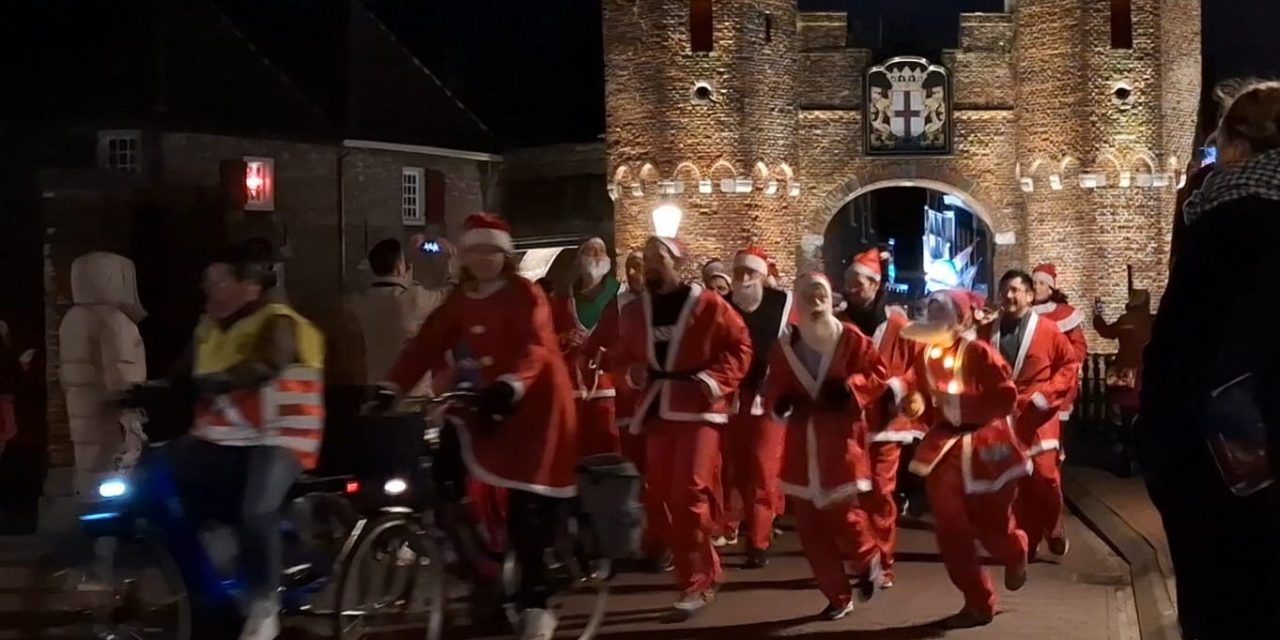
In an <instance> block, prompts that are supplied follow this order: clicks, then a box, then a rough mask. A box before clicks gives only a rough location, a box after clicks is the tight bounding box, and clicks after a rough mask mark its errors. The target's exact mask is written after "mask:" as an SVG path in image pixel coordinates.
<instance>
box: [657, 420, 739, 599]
mask: <svg viewBox="0 0 1280 640" xmlns="http://www.w3.org/2000/svg"><path fill="white" fill-rule="evenodd" d="M644 430H645V436H646V439H647V443H648V446H647V456H646V457H647V458H648V460H646V463H647V466H648V468H647V469H646V470H645V480H646V482H647V484H648V489H649V491H648V494H647V495H646V501H645V502H646V505H645V506H646V510H647V511H648V514H649V523H650V525H651V526H652V525H656V526H654V527H653V528H654V531H655V533H657V534H658V538H659V539H660V540H661V541H662V543H663V544H664V545H666V547H667V548H668V549H670V550H671V553H672V556H673V559H674V560H675V570H676V580H677V583H678V586H679V587H680V588H681V589H682V590H683V591H684V592H685V593H698V592H702V591H706V590H708V589H711V588H713V587H714V586H715V585H717V584H719V583H720V581H721V580H722V579H723V570H722V569H721V567H720V556H719V555H718V554H716V550H715V548H714V547H712V546H711V534H712V530H713V529H714V528H715V523H716V520H717V518H719V517H720V498H719V496H720V487H719V486H717V481H718V476H719V471H718V469H719V467H720V429H719V428H718V427H716V426H715V425H711V424H706V423H701V422H668V421H665V420H648V421H646V422H645V424H644ZM668 514H669V518H670V519H669V520H667V518H668Z"/></svg>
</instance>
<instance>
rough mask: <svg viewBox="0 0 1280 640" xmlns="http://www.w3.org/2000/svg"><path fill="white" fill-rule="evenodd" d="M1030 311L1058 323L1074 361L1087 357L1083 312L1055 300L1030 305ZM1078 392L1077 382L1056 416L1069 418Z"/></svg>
mask: <svg viewBox="0 0 1280 640" xmlns="http://www.w3.org/2000/svg"><path fill="white" fill-rule="evenodd" d="M1031 310H1032V311H1035V312H1036V313H1038V314H1040V315H1042V316H1044V317H1046V318H1048V319H1050V320H1052V321H1054V322H1055V323H1057V325H1058V330H1059V331H1061V332H1062V333H1063V334H1064V335H1066V336H1067V341H1068V342H1070V343H1071V351H1072V353H1074V354H1075V357H1076V361H1077V362H1081V363H1083V362H1084V361H1085V360H1087V359H1088V358H1089V343H1088V341H1086V340H1085V337H1084V314H1083V313H1080V311H1079V310H1078V309H1076V308H1075V307H1073V306H1071V305H1069V304H1067V303H1065V302H1064V303H1057V302H1046V303H1044V304H1038V305H1035V306H1034V307H1031ZM1079 392H1080V386H1079V385H1078V384H1077V385H1075V386H1073V387H1072V388H1071V395H1070V396H1068V397H1067V401H1066V403H1065V404H1063V405H1062V408H1061V409H1060V410H1058V417H1059V418H1061V419H1063V420H1070V419H1071V409H1072V407H1073V406H1074V405H1075V403H1076V396H1077V395H1078V394H1079Z"/></svg>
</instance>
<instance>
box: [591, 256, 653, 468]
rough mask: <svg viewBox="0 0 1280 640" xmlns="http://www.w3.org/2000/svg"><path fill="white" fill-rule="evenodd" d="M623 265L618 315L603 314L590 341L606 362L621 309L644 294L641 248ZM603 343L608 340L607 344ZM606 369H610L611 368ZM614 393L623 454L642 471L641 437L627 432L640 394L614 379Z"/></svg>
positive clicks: (615, 335) (616, 422)
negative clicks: (596, 344)
mask: <svg viewBox="0 0 1280 640" xmlns="http://www.w3.org/2000/svg"><path fill="white" fill-rule="evenodd" d="M623 266H624V269H625V276H626V285H625V286H624V287H623V288H622V289H621V290H620V291H618V313H617V314H605V316H604V317H603V318H601V319H600V327H599V328H598V329H597V330H596V332H595V333H594V334H593V336H592V342H595V343H599V344H601V345H602V346H604V347H605V350H606V354H605V358H606V362H607V358H608V357H609V353H612V352H613V351H614V350H615V349H616V348H617V341H618V330H619V328H618V324H619V319H620V318H621V313H622V310H623V309H626V308H627V306H628V305H630V304H631V303H632V302H636V301H638V300H639V299H640V294H642V293H644V252H643V251H641V250H640V249H632V250H631V252H630V253H628V254H627V259H626V262H624V263H623ZM605 341H607V344H606V343H605ZM609 368H610V369H612V367H609ZM614 392H615V393H616V394H617V396H616V398H615V400H614V419H613V423H614V425H615V426H616V428H617V430H618V438H619V440H620V441H621V446H622V455H624V456H626V457H627V459H629V460H631V461H632V462H634V463H636V467H637V468H638V469H640V471H642V472H643V471H644V437H643V436H641V435H639V434H635V433H631V429H630V427H631V418H632V416H633V415H634V414H635V411H636V403H638V402H639V401H640V398H639V395H638V394H637V393H636V390H635V389H633V388H632V387H631V385H627V384H619V383H618V381H617V380H615V381H614Z"/></svg>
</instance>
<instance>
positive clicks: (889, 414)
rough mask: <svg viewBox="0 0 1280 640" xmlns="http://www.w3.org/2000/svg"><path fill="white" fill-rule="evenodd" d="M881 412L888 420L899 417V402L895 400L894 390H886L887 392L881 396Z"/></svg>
mask: <svg viewBox="0 0 1280 640" xmlns="http://www.w3.org/2000/svg"><path fill="white" fill-rule="evenodd" d="M880 411H881V415H883V416H884V417H885V419H886V420H890V419H893V418H896V417H898V401H897V400H894V395H893V390H892V389H885V392H884V393H882V394H880Z"/></svg>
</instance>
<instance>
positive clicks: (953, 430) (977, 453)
mask: <svg viewBox="0 0 1280 640" xmlns="http://www.w3.org/2000/svg"><path fill="white" fill-rule="evenodd" d="M901 380H902V381H903V383H904V384H905V386H906V388H907V389H908V390H918V391H919V392H920V393H921V394H922V395H924V396H925V398H926V402H925V405H926V407H927V410H926V412H925V415H924V418H925V422H926V424H930V425H932V427H931V428H930V429H929V431H928V433H926V434H925V437H924V440H922V441H921V442H920V444H918V445H916V453H915V456H914V457H913V458H912V460H911V465H910V467H909V468H910V469H911V472H912V473H915V474H916V475H921V476H927V475H929V474H930V473H932V472H933V470H934V467H936V466H937V464H938V462H939V461H940V460H942V457H943V456H944V455H946V454H947V452H948V451H950V450H951V448H952V447H955V446H959V447H961V450H960V455H961V461H962V464H961V465H960V466H961V470H962V473H963V474H964V478H963V479H964V487H965V493H970V494H978V493H995V492H997V491H999V490H1000V489H1001V488H1003V487H1004V486H1005V485H1007V484H1008V483H1010V482H1012V481H1014V480H1017V479H1018V478H1021V477H1023V476H1026V475H1028V474H1030V473H1031V460H1030V459H1029V458H1028V457H1027V455H1026V453H1025V452H1024V451H1023V447H1022V445H1021V443H1020V442H1019V441H1018V438H1017V436H1016V435H1014V432H1013V425H1012V422H1011V420H1010V418H1009V415H1010V414H1011V413H1012V412H1013V409H1014V405H1015V404H1016V403H1017V399H1018V390H1017V387H1015V386H1014V384H1013V380H1012V372H1011V371H1010V369H1009V365H1008V364H1006V363H1005V361H1004V358H1001V357H1000V354H999V353H998V352H997V351H996V350H995V349H993V348H992V347H991V345H989V344H987V343H985V342H981V341H974V340H970V339H968V338H961V339H959V340H957V341H956V342H955V344H953V345H952V346H950V347H948V348H942V347H930V348H928V349H925V350H923V352H922V353H921V354H920V356H919V357H918V358H917V359H916V362H915V364H914V365H913V366H912V368H911V370H910V371H909V372H908V373H907V375H905V376H903V378H901Z"/></svg>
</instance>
